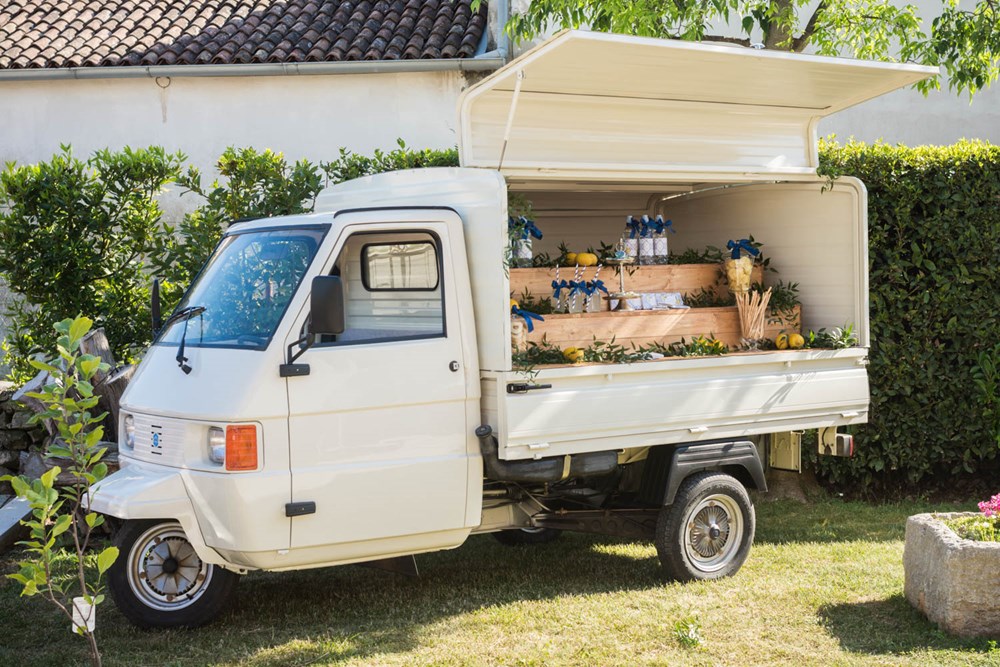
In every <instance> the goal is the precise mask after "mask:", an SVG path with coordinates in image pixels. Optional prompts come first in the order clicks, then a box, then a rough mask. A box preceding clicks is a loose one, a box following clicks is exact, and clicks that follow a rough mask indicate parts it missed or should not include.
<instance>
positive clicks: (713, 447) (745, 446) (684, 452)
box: [643, 440, 767, 506]
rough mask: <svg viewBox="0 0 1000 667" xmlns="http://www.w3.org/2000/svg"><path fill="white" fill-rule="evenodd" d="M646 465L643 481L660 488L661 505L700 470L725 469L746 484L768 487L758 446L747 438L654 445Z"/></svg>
mask: <svg viewBox="0 0 1000 667" xmlns="http://www.w3.org/2000/svg"><path fill="white" fill-rule="evenodd" d="M668 461H669V463H668ZM646 466H647V468H649V469H650V470H649V473H647V475H644V476H643V477H644V479H643V485H644V486H646V485H647V484H649V483H652V484H654V485H655V487H654V488H656V489H657V491H658V492H659V491H660V490H662V495H659V497H658V500H659V502H660V504H662V505H664V506H666V505H670V504H672V503H673V502H674V498H675V497H676V496H677V490H678V489H679V488H680V486H681V484H682V483H683V482H684V480H685V479H686V478H687V477H689V476H690V475H692V474H693V473H696V472H701V471H703V470H718V471H719V472H725V473H728V474H730V475H732V476H733V477H736V478H737V479H738V480H739V481H740V482H742V483H743V485H744V486H746V487H747V488H751V489H756V490H758V491H767V481H766V480H765V479H764V466H763V465H762V464H761V462H760V455H759V454H758V452H757V447H756V446H755V445H754V444H753V443H752V442H750V441H749V440H715V441H710V442H698V443H691V444H687V445H681V446H679V447H676V448H671V447H666V446H664V447H655V448H653V449H652V450H651V451H650V452H649V458H648V459H647V462H646ZM664 471H665V472H666V479H665V480H663V472H664ZM647 480H649V481H647ZM647 488H649V487H647Z"/></svg>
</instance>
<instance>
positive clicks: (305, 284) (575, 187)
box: [92, 32, 934, 627]
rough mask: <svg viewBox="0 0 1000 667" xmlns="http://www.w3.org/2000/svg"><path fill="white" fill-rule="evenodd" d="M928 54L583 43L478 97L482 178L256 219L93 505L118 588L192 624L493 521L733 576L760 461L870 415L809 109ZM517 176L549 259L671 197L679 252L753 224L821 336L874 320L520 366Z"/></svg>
mask: <svg viewBox="0 0 1000 667" xmlns="http://www.w3.org/2000/svg"><path fill="white" fill-rule="evenodd" d="M933 73H934V72H933V71H932V70H928V69H926V68H921V67H915V66H908V65H894V64H874V63H868V62H858V61H849V60H839V59H828V58H818V57H810V56H802V55H790V54H780V53H771V52H764V51H756V50H750V49H737V48H731V47H716V46H703V45H693V44H689V43H683V42H676V41H661V40H653V39H642V38H631V37H622V36H615V35H605V34H593V33H586V32H564V33H560V34H559V35H557V36H555V37H554V38H553V39H551V40H550V41H548V42H546V43H545V44H543V45H542V46H540V47H538V48H536V49H534V50H532V51H530V52H529V53H527V54H525V55H524V56H522V57H520V58H518V59H517V60H515V61H513V62H511V63H510V64H509V65H508V66H506V67H505V68H503V69H502V70H500V71H498V72H496V73H495V74H494V75H492V76H490V77H489V78H487V79H485V80H483V81H482V82H480V83H478V84H476V85H474V86H472V87H471V88H469V89H468V90H467V91H466V92H465V93H464V94H463V96H462V98H461V101H460V108H459V125H458V127H459V148H460V156H461V161H462V164H463V168H457V169H427V170H419V171H409V172H398V173H390V174H384V175H379V176H374V177H370V178H362V179H358V180H356V181H352V182H348V183H344V184H341V185H338V186H336V187H333V188H330V189H328V190H325V191H324V192H323V193H322V194H321V195H320V197H319V200H318V202H317V206H316V212H315V213H314V214H310V215H300V216H292V217H284V218H271V219H262V220H255V221H251V222H244V223H239V224H234V225H233V226H231V227H230V228H229V230H228V231H227V233H226V235H225V237H224V239H223V240H222V242H221V243H220V244H219V246H218V248H217V249H216V251H215V253H214V255H213V256H212V258H211V259H210V260H209V261H208V263H207V264H206V266H205V267H204V269H203V270H202V272H201V274H200V275H199V277H198V278H197V280H196V281H195V283H194V284H193V285H192V286H191V288H190V290H189V291H188V293H187V295H186V296H185V297H184V299H183V301H182V302H181V304H180V306H179V307H178V309H177V310H176V311H175V312H174V313H173V314H172V315H171V317H169V318H168V319H167V321H166V322H165V323H164V326H163V327H162V328H161V331H160V334H159V336H158V338H157V340H156V342H155V344H154V345H153V346H152V347H151V348H150V349H149V351H148V353H147V354H146V356H145V358H144V359H143V361H142V363H141V364H140V366H139V369H138V371H137V373H136V375H135V378H134V379H133V381H132V383H131V385H130V386H129V387H128V390H127V392H126V393H125V395H124V397H123V399H122V417H121V419H122V423H121V424H120V432H121V433H122V439H121V443H120V459H121V466H122V467H121V470H120V471H119V472H117V473H115V474H114V475H112V476H111V477H109V478H108V479H106V480H105V481H104V482H103V483H102V484H101V485H100V488H99V489H98V490H97V492H96V495H95V497H94V498H93V501H92V507H93V509H95V510H97V511H99V512H102V513H104V514H106V515H108V516H110V517H115V518H116V519H118V520H119V521H117V522H116V523H117V524H118V525H119V528H118V531H117V534H116V538H115V539H116V541H117V544H118V545H119V547H120V548H121V555H120V557H119V559H118V561H117V563H116V564H115V566H114V567H113V569H112V570H111V574H110V587H111V592H112V593H113V595H114V599H115V601H116V602H117V604H118V607H119V608H120V609H121V611H122V612H123V613H124V614H125V615H126V616H127V617H128V618H129V619H131V620H132V621H133V622H135V623H136V624H139V625H142V626H157V627H164V626H181V625H188V626H190V625H197V624H200V623H204V622H206V621H209V620H210V619H212V618H213V617H214V616H215V615H216V614H218V613H219V611H220V610H221V609H222V607H223V605H224V604H225V602H226V601H227V599H229V598H230V597H231V596H232V594H233V592H234V587H235V584H236V581H237V578H238V575H239V574H240V573H242V572H246V571H249V570H292V569H298V568H311V567H320V566H327V565H339V564H345V563H360V562H372V561H383V562H385V561H390V560H392V559H395V561H394V562H395V563H396V564H397V565H398V564H399V562H400V561H401V560H402V559H403V558H404V557H407V558H408V557H411V556H412V555H413V554H417V553H423V552H429V551H435V550H439V549H450V548H454V547H457V546H459V545H461V544H462V543H463V542H464V541H465V540H466V539H467V538H468V537H469V535H470V534H474V533H483V532H494V533H496V535H497V537H498V538H499V540H500V541H501V542H503V543H506V544H515V543H538V542H545V541H548V540H550V539H553V538H554V537H556V536H558V534H559V532H560V531H562V530H579V531H589V532H598V533H607V534H616V535H624V536H631V537H635V538H637V539H649V540H652V541H654V542H655V544H656V548H657V551H658V553H659V556H660V560H661V562H662V565H663V568H664V570H665V572H666V574H667V575H668V576H670V577H673V578H676V579H679V580H690V579H712V578H716V577H723V576H726V575H730V574H733V573H734V572H736V571H737V570H738V569H739V568H740V566H741V565H742V563H743V562H744V560H745V559H746V558H747V555H748V553H749V551H750V546H751V543H752V541H753V535H754V509H753V506H752V504H751V502H750V500H749V497H748V494H747V489H760V490H764V487H765V482H764V465H763V464H762V458H763V459H764V460H767V459H766V457H762V453H763V454H769V455H770V460H772V461H779V460H780V461H785V462H786V463H785V467H793V468H794V467H797V465H798V464H797V458H798V454H799V453H798V452H797V451H795V449H794V447H795V444H796V442H797V441H796V439H795V438H792V437H788V436H789V434H792V433H793V432H796V431H799V430H801V429H812V428H820V429H824V431H823V433H824V435H823V436H822V439H823V440H824V441H826V440H829V441H830V442H829V443H828V444H831V445H832V446H833V447H834V448H836V447H837V444H838V443H837V439H838V438H840V439H841V442H840V444H841V445H843V443H844V439H845V437H846V436H843V435H841V436H838V435H837V433H836V429H837V427H838V426H845V425H850V424H857V423H862V422H864V421H865V419H866V416H867V410H868V404H869V397H868V380H867V375H866V361H867V353H868V344H869V339H868V277H867V252H866V246H867V237H866V193H865V189H864V186H863V185H862V184H861V183H860V182H858V181H856V180H853V179H850V178H842V179H840V180H839V181H837V183H836V185H835V186H834V187H833V188H832V189H829V190H826V191H824V187H823V186H824V184H825V180H824V179H822V178H820V177H818V176H817V175H816V167H817V152H816V145H815V128H816V124H817V122H818V120H819V119H820V118H821V117H823V116H824V115H827V114H829V113H833V112H835V111H838V110H840V109H843V108H845V107H847V106H850V105H852V104H856V103H858V102H862V101H864V100H867V99H870V98H872V97H874V96H876V95H879V94H882V93H884V92H887V91H890V90H893V89H896V88H899V87H901V86H905V85H908V84H912V83H913V82H915V81H917V80H919V79H921V78H924V77H926V76H928V75H930V74H933ZM498 165H499V166H500V168H499V170H498ZM509 191H511V192H518V193H523V194H525V195H526V196H527V197H528V198H530V199H532V200H533V201H535V202H536V215H537V218H538V221H539V225H541V226H544V227H545V230H546V235H545V239H546V240H545V243H549V242H550V241H551V243H552V244H553V245H552V247H551V248H550V250H554V246H555V244H557V243H558V242H559V241H561V240H563V241H566V242H568V243H569V244H570V245H577V246H580V247H584V246H586V245H588V244H593V243H594V242H595V240H596V239H597V238H599V237H601V235H603V237H604V238H608V237H609V236H610V237H612V238H613V237H614V236H615V235H616V234H617V233H618V232H619V231H620V227H621V224H622V221H623V220H624V219H625V217H626V216H627V215H630V214H640V215H641V214H649V215H657V214H666V215H669V216H670V217H671V218H672V219H673V220H674V221H675V229H676V232H677V233H676V235H674V236H671V239H670V241H671V245H672V246H673V247H674V248H679V249H683V248H703V247H704V246H706V245H710V244H712V245H719V244H725V242H726V240H727V239H732V238H740V237H744V236H746V235H747V233H753V234H754V235H755V236H756V238H757V239H758V240H763V241H764V242H765V243H766V249H767V252H768V255H769V257H770V258H771V260H772V262H773V264H774V265H775V266H778V267H780V270H781V274H782V278H783V279H786V280H788V281H794V282H797V283H799V284H800V285H801V289H802V294H801V305H802V325H803V327H804V328H817V329H818V328H819V327H829V326H834V325H840V324H843V323H845V322H851V323H853V324H854V325H855V327H856V331H857V335H858V344H857V345H856V346H853V347H847V348H845V349H829V350H819V349H803V350H779V351H770V352H755V353H747V354H730V355H725V356H716V357H700V358H666V359H662V360H657V361H647V362H640V363H631V364H574V365H570V364H567V365H557V366H548V367H539V368H538V369H535V370H534V371H532V372H530V373H524V372H521V371H518V370H517V369H515V368H513V366H512V354H511V321H510V310H509V299H510V292H511V285H510V271H508V269H507V265H506V260H505V256H506V254H507V253H506V252H505V249H506V248H507V245H508V234H507V227H508V225H507V217H508V216H507V199H508V192H509ZM545 247H546V246H544V245H542V243H541V242H539V249H540V250H541V249H545ZM609 273H610V271H609ZM696 310H697V309H693V310H692V311H685V312H687V313H691V314H690V315H678V317H692V318H693V317H696V315H695V314H694V313H695V311H696ZM581 317H583V316H581ZM581 321H583V320H581ZM621 321H624V320H621ZM636 321H639V320H638V319H637V320H636ZM544 326H545V325H544V323H540V324H539V327H541V328H542V330H544ZM704 333H705V334H709V333H711V332H709V331H705V332H704ZM779 450H781V451H779ZM788 461H792V463H791V464H788V463H787V462H788Z"/></svg>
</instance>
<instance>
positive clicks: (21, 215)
mask: <svg viewBox="0 0 1000 667" xmlns="http://www.w3.org/2000/svg"><path fill="white" fill-rule="evenodd" d="M184 159H185V158H184V156H183V155H182V154H180V153H176V154H168V153H166V152H165V151H164V150H163V149H162V148H158V147H150V148H146V149H137V150H133V149H130V148H125V149H123V150H122V151H119V152H111V151H106V150H105V151H98V152H96V153H94V155H93V156H92V157H91V158H90V159H89V160H87V161H86V162H84V161H81V160H79V159H77V158H75V157H74V156H73V154H72V152H71V150H70V148H69V147H68V146H63V147H62V151H61V152H60V153H58V154H56V155H54V156H53V157H52V159H51V160H49V161H48V162H41V163H39V164H36V165H30V166H17V165H14V164H13V163H9V164H7V165H6V168H5V169H4V171H3V172H2V174H0V275H2V276H3V278H4V279H5V280H6V282H7V284H8V285H10V286H11V289H12V290H13V291H14V292H15V293H16V294H17V295H18V296H19V297H20V298H16V299H14V300H12V302H11V303H9V304H8V312H7V313H6V314H7V317H8V320H9V323H10V329H11V333H10V334H9V335H8V337H7V342H6V343H5V354H6V361H7V363H8V364H10V366H11V368H12V375H13V376H14V377H15V378H19V379H23V378H24V377H25V376H28V375H30V374H31V370H30V369H29V368H28V366H27V363H26V360H27V359H28V358H29V357H30V356H32V355H34V354H36V353H38V352H39V351H41V350H43V349H52V347H54V344H55V338H54V337H53V335H52V330H51V327H50V326H49V323H50V322H53V321H59V320H62V319H64V318H66V317H72V316H74V315H76V314H77V313H79V312H83V311H86V312H91V313H95V314H96V316H97V322H98V325H99V326H102V327H104V329H105V330H106V331H107V334H108V339H109V341H110V342H111V344H112V348H113V350H114V353H115V355H116V356H117V358H119V359H130V358H132V357H133V356H134V355H135V353H136V352H137V349H138V348H140V347H142V345H144V344H145V343H147V342H148V339H149V306H148V303H149V280H148V275H147V260H146V257H147V256H148V254H149V253H150V252H151V251H152V250H153V248H154V239H156V237H157V235H159V234H160V233H161V232H162V223H161V220H160V218H161V215H162V211H161V210H160V207H159V205H158V204H157V202H156V199H155V195H156V194H157V193H159V192H160V190H161V189H162V188H163V186H164V185H165V184H167V183H169V182H170V181H171V180H173V179H174V178H176V176H177V175H178V174H179V173H180V164H181V162H182V161H183V160H184Z"/></svg>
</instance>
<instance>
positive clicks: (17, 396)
mask: <svg viewBox="0 0 1000 667" xmlns="http://www.w3.org/2000/svg"><path fill="white" fill-rule="evenodd" d="M48 381H49V373H48V371H39V372H38V375H36V376H35V377H33V378H31V379H30V380H28V382H26V383H25V384H24V386H22V387H21V388H20V389H18V390H17V391H16V392H15V393H14V396H13V397H11V400H13V401H17V402H19V403H21V405H23V406H24V407H26V408H28V409H29V410H31V411H32V412H34V413H36V414H37V413H39V412H45V406H44V405H43V404H42V402H41V401H40V400H38V399H37V398H33V397H31V396H28V394H30V393H35V392H40V391H41V390H42V388H43V387H45V385H46V383H48ZM41 424H42V426H44V427H45V430H46V431H47V432H48V434H49V435H55V434H56V425H55V423H53V421H52V420H51V419H43V420H42V421H41Z"/></svg>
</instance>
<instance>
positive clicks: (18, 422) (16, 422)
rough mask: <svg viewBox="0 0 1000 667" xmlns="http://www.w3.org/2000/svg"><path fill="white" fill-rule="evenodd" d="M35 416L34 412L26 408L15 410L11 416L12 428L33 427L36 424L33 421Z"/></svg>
mask: <svg viewBox="0 0 1000 667" xmlns="http://www.w3.org/2000/svg"><path fill="white" fill-rule="evenodd" d="M33 416H34V413H32V412H27V411H25V410H19V411H18V412H15V413H14V415H13V416H12V417H11V418H10V428H19V429H29V428H32V427H33V426H34V424H32V423H31V418H32V417H33Z"/></svg>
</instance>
